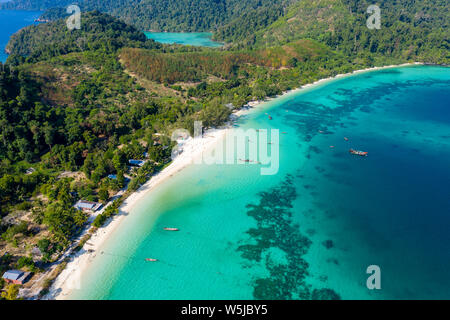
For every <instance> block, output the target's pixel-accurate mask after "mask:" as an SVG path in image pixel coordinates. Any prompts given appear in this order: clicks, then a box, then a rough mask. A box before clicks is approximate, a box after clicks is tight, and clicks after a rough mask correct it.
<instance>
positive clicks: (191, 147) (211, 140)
mask: <svg viewBox="0 0 450 320" xmlns="http://www.w3.org/2000/svg"><path fill="white" fill-rule="evenodd" d="M419 64H422V63H419V62H416V63H407V64H402V65H390V66H385V67H374V68H367V69H362V70H357V71H354V72H351V73H347V74H339V75H337V76H335V77H329V78H326V79H321V80H318V81H316V82H314V83H312V84H307V85H304V86H302V87H300V88H298V89H293V90H290V91H286V92H284V93H283V94H282V95H280V96H278V97H275V98H270V99H267V100H265V101H251V102H249V103H248V104H247V106H246V107H244V108H242V109H241V110H238V111H235V112H234V113H233V115H232V120H233V119H237V118H238V117H240V116H242V115H244V114H247V113H249V112H251V109H253V108H254V107H256V106H260V105H261V104H262V103H264V102H267V101H272V100H274V99H277V98H280V97H288V96H290V95H292V94H295V93H298V92H299V91H301V90H304V89H306V88H310V87H313V86H316V85H319V84H322V83H324V82H327V81H330V80H334V79H338V78H341V77H345V76H351V75H354V74H358V73H363V72H369V71H375V70H381V69H388V68H398V67H405V66H411V65H419ZM229 130H232V126H231V125H230V123H229V124H228V125H226V126H224V127H222V128H218V129H211V130H208V131H206V132H205V133H204V134H203V137H196V138H188V139H186V140H184V141H182V142H181V143H180V146H181V148H182V150H183V152H182V153H181V154H179V155H178V156H177V157H176V158H175V159H174V160H173V161H172V163H171V164H170V165H169V166H168V167H166V168H165V169H164V170H162V171H161V172H159V173H158V174H156V175H155V176H153V177H152V178H151V179H150V180H149V181H148V182H147V183H145V184H144V185H143V186H142V187H141V188H139V190H137V191H136V192H134V193H133V194H131V195H130V196H129V197H128V198H127V199H126V200H125V201H124V203H123V204H122V206H121V207H120V209H119V214H118V215H117V216H115V217H114V218H113V219H112V221H110V223H108V224H107V225H106V226H105V227H102V228H99V229H98V230H97V231H96V232H95V233H94V234H93V235H92V237H91V238H90V239H89V241H88V242H87V243H86V244H85V245H84V247H83V249H81V250H80V251H79V252H78V253H77V254H75V255H74V256H72V257H71V260H70V261H69V262H68V264H67V266H66V268H65V269H64V270H63V271H62V272H61V273H60V274H59V276H58V277H57V278H56V279H55V281H54V283H53V284H52V286H51V287H50V290H49V293H48V294H47V295H46V296H45V297H44V299H58V300H59V299H67V298H69V296H70V293H71V292H72V290H73V289H76V288H77V282H78V279H80V278H81V276H82V274H83V272H84V271H85V270H86V269H87V268H88V267H89V264H90V262H91V260H92V259H93V258H94V257H95V254H96V252H100V251H101V250H100V249H101V248H102V246H103V244H105V243H106V242H107V241H108V239H109V238H110V237H111V235H112V234H113V233H114V231H115V230H116V229H117V228H118V227H119V226H120V224H121V223H122V222H123V221H124V219H125V218H126V216H127V215H128V214H130V213H132V211H133V208H134V207H135V206H136V204H138V203H139V201H141V200H142V199H143V198H145V197H146V196H148V194H149V192H151V191H152V190H153V189H154V188H156V187H157V186H158V185H159V184H160V183H162V182H164V181H165V180H166V179H170V178H171V177H172V176H173V175H174V174H176V173H178V172H180V171H181V170H183V169H184V168H185V167H187V166H189V165H191V164H193V163H195V162H196V160H198V159H199V158H200V157H203V154H204V153H206V152H208V151H209V150H211V149H212V148H214V147H215V145H216V144H217V143H218V142H219V141H220V140H221V139H224V138H225V136H226V134H227V132H228V131H229ZM111 239H113V237H111Z"/></svg>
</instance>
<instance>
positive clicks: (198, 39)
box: [144, 31, 223, 48]
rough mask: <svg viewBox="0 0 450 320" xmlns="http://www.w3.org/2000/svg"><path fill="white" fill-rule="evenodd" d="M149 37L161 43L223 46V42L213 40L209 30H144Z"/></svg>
mask: <svg viewBox="0 0 450 320" xmlns="http://www.w3.org/2000/svg"><path fill="white" fill-rule="evenodd" d="M144 33H145V35H146V36H147V38H149V39H153V40H155V41H157V42H161V43H169V44H173V43H176V44H182V45H191V46H203V47H211V48H215V47H221V46H222V45H223V44H222V43H220V42H216V41H213V40H211V37H212V33H209V32H189V33H188V32H148V31H146V32H144Z"/></svg>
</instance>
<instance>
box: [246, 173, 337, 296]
mask: <svg viewBox="0 0 450 320" xmlns="http://www.w3.org/2000/svg"><path fill="white" fill-rule="evenodd" d="M292 179H293V178H292V176H290V175H288V176H287V178H286V179H285V181H283V182H282V184H281V185H280V186H279V187H276V188H273V189H271V190H269V191H267V192H262V193H260V194H259V196H260V201H259V204H257V205H254V204H248V205H247V209H248V211H247V214H248V215H249V216H250V217H252V218H254V219H255V220H256V222H257V227H256V228H251V229H249V230H248V231H247V233H248V234H249V235H250V236H251V237H252V241H251V243H249V244H245V245H241V246H239V247H238V251H240V252H241V255H242V257H243V258H244V259H247V260H249V261H251V262H258V263H263V265H264V266H265V268H266V269H267V270H268V271H269V274H270V276H268V277H265V278H257V279H254V282H253V283H254V291H253V296H254V298H255V299H264V300H266V299H271V300H281V299H282V300H287V299H340V296H339V295H338V294H337V293H336V292H335V291H333V290H332V289H328V288H319V289H318V288H312V286H311V285H309V284H307V283H306V281H305V278H306V277H307V276H308V275H309V273H308V268H309V265H308V263H307V262H306V260H305V259H303V256H304V255H305V254H306V253H307V251H308V249H309V247H310V245H311V240H309V238H307V237H305V236H304V235H302V234H301V232H300V228H299V226H298V225H297V224H294V223H293V222H292V210H291V209H292V207H293V205H292V203H293V201H294V200H295V199H296V198H297V196H298V195H297V192H296V189H295V187H294V186H293V182H292ZM273 252H281V253H282V254H283V256H284V258H283V259H281V260H282V261H280V259H274V258H273V257H272V256H271V253H273Z"/></svg>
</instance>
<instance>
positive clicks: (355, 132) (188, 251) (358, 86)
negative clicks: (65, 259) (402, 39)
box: [71, 66, 450, 299]
mask: <svg viewBox="0 0 450 320" xmlns="http://www.w3.org/2000/svg"><path fill="white" fill-rule="evenodd" d="M449 101H450V71H449V69H448V68H443V67H429V66H414V67H405V68H395V69H387V70H382V71H375V72H369V73H363V74H358V75H354V76H350V77H345V78H341V79H338V80H333V81H329V82H326V83H323V84H320V85H318V86H316V87H312V88H308V89H306V90H302V91H300V92H297V93H293V94H289V95H286V96H283V97H281V98H279V99H276V100H274V101H271V102H269V103H266V104H264V105H263V106H262V107H258V108H257V109H255V111H254V112H253V113H251V114H250V115H247V116H245V117H244V118H243V119H241V120H239V126H240V127H241V128H259V129H262V128H273V129H279V130H280V131H282V132H286V134H281V135H280V141H279V146H280V169H279V172H278V174H276V175H274V176H261V175H260V171H259V169H260V168H259V166H258V165H250V164H244V165H211V166H208V165H193V166H190V167H188V168H187V169H186V170H184V171H182V172H181V173H179V174H177V175H175V176H174V177H172V178H171V179H170V180H168V181H167V182H165V183H163V184H161V185H160V186H159V187H158V188H157V189H156V190H155V191H154V192H152V194H151V195H149V196H148V197H147V198H146V199H145V200H143V201H142V202H140V203H139V204H138V206H136V207H135V208H134V210H133V211H132V213H131V214H130V215H129V216H128V217H126V219H125V220H124V222H123V223H122V225H120V227H119V228H118V229H116V231H115V232H114V233H113V235H112V237H111V241H109V243H108V244H106V245H105V246H104V247H103V248H102V251H103V254H102V253H100V252H97V254H96V256H95V258H93V263H92V265H91V267H90V268H89V270H88V271H87V272H86V273H85V274H84V276H83V278H82V282H81V290H75V291H74V292H73V293H72V295H71V298H75V299H100V298H101V299H252V298H267V299H299V298H330V297H334V296H335V294H338V295H339V296H340V297H341V298H344V299H386V298H392V299H400V298H401V299H407V298H408V299H422V298H423V299H429V298H447V299H448V298H450V275H449V274H448V272H447V267H448V265H449V264H450V233H449V232H448V230H449V229H450V166H449V160H450V103H449ZM265 113H269V114H270V115H271V116H272V117H273V120H268V116H267V115H266V114H265ZM344 137H347V138H348V141H346V140H344ZM330 146H334V148H330ZM351 147H352V148H356V149H361V150H364V151H368V152H369V156H368V157H366V158H363V157H355V156H352V155H350V154H349V152H348V149H349V148H351ZM167 226H175V227H178V228H180V231H179V232H165V231H162V228H163V227H167ZM147 257H150V258H157V259H159V261H158V262H155V263H149V262H145V258H147ZM369 265H378V266H380V268H381V287H382V289H381V290H375V291H370V290H368V289H367V287H366V279H367V277H368V275H367V274H366V268H367V267H368V266H369ZM320 289H322V290H320ZM325 289H330V290H325Z"/></svg>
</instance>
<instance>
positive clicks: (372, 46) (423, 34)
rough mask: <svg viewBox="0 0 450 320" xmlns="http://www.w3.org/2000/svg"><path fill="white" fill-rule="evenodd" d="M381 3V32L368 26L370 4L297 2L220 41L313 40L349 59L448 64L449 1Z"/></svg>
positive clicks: (244, 23) (241, 22) (222, 33)
mask: <svg viewBox="0 0 450 320" xmlns="http://www.w3.org/2000/svg"><path fill="white" fill-rule="evenodd" d="M377 3H378V4H379V6H380V9H381V28H380V29H379V30H378V29H372V30H371V29H369V28H367V25H366V21H367V18H368V17H369V16H370V14H368V13H367V12H366V11H367V8H368V7H369V5H371V4H372V2H371V1H366V0H362V1H359V0H358V1H357V0H308V1H298V2H296V3H295V4H293V5H292V6H290V7H289V9H288V11H287V12H286V14H284V15H282V16H280V17H279V18H278V19H277V20H276V21H274V22H273V23H271V24H270V25H268V26H267V27H265V26H264V25H263V24H260V25H259V26H255V24H254V23H253V20H251V19H248V18H247V17H243V18H238V19H237V20H235V21H233V23H231V24H228V25H226V26H224V27H222V28H220V29H219V31H218V32H217V33H216V36H215V37H216V38H217V39H218V40H222V41H227V42H233V43H234V45H235V46H236V47H263V46H273V45H279V44H283V43H289V42H291V41H293V40H295V39H300V38H312V39H316V40H318V41H320V42H322V43H324V44H327V45H328V46H330V47H331V48H333V49H335V50H338V51H340V52H342V53H344V54H345V55H347V56H361V57H369V56H371V57H372V58H378V59H384V58H386V57H393V58H399V59H415V60H419V61H427V62H435V63H447V64H448V63H449V61H450V56H449V46H450V44H449V41H450V28H449V21H450V4H449V2H448V1H445V0H437V1H431V0H422V1H390V0H385V1H378V2H377ZM254 20H262V21H266V20H267V19H266V20H264V15H263V17H258V18H256V17H255V18H254ZM268 21H270V19H269V20H268ZM253 26H255V27H253ZM248 30H252V31H253V32H250V31H248ZM245 34H247V36H246V37H245V38H243V37H242V35H245Z"/></svg>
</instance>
